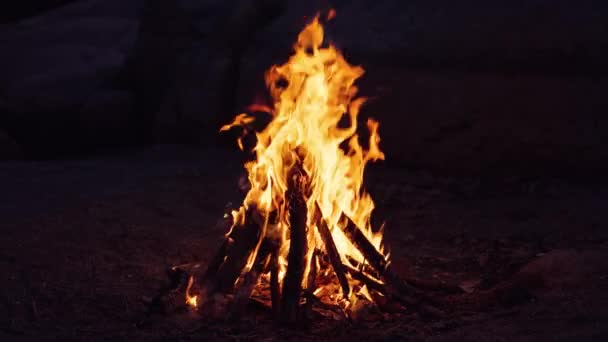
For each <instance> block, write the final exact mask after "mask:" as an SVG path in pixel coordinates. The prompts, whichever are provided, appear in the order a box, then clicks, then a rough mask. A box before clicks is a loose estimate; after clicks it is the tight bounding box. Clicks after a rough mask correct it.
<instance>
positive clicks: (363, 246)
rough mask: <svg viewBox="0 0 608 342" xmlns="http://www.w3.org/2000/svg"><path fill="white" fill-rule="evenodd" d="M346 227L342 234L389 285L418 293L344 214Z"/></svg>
mask: <svg viewBox="0 0 608 342" xmlns="http://www.w3.org/2000/svg"><path fill="white" fill-rule="evenodd" d="M343 216H344V217H346V219H347V224H346V227H345V228H344V229H343V231H344V234H345V235H346V237H348V239H349V240H350V241H351V242H352V243H353V245H355V247H357V249H358V250H359V252H361V254H362V255H363V257H364V258H365V259H366V261H367V262H368V263H369V264H370V266H372V267H373V268H374V270H375V271H376V272H378V274H379V275H380V276H381V277H382V278H383V279H384V280H385V281H386V282H387V283H388V284H390V285H391V286H393V287H395V288H397V289H398V290H399V291H400V292H402V293H404V294H418V293H420V291H418V290H417V289H415V288H414V287H413V286H411V285H410V284H408V283H407V282H405V281H403V280H402V279H401V278H399V276H398V275H397V274H395V273H394V272H393V271H392V270H391V269H390V267H389V264H388V263H387V261H386V259H385V257H384V256H383V255H382V254H381V253H380V252H379V251H378V250H377V249H376V247H374V245H372V243H371V242H370V241H369V240H368V239H367V237H366V236H365V234H363V232H362V231H361V230H360V229H359V227H357V225H356V224H355V223H354V222H353V221H352V220H351V219H350V218H349V217H348V216H346V215H343Z"/></svg>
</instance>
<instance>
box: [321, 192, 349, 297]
mask: <svg viewBox="0 0 608 342" xmlns="http://www.w3.org/2000/svg"><path fill="white" fill-rule="evenodd" d="M315 206H316V208H315V209H316V213H317V214H318V216H319V217H318V218H317V220H316V222H317V229H318V231H319V235H321V239H322V240H323V245H324V246H325V253H327V257H328V258H329V262H330V263H331V266H332V268H333V269H334V272H335V273H336V276H337V277H338V281H339V282H340V286H341V288H342V296H343V297H344V298H348V296H349V295H350V285H349V284H348V279H346V274H345V272H344V267H343V265H342V261H341V260H340V254H339V253H338V249H337V248H336V243H335V242H334V239H333V237H332V236H331V232H330V231H329V228H328V227H327V223H325V220H324V219H323V217H322V215H321V208H319V204H318V203H316V202H315Z"/></svg>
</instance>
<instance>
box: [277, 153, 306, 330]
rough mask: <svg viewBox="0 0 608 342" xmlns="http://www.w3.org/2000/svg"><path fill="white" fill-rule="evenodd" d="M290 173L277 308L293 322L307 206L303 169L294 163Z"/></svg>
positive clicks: (302, 254)
mask: <svg viewBox="0 0 608 342" xmlns="http://www.w3.org/2000/svg"><path fill="white" fill-rule="evenodd" d="M290 173H291V174H290V177H289V185H288V187H287V189H288V190H287V194H286V197H287V199H288V210H289V226H290V230H289V237H290V242H289V254H288V256H287V272H286V273H285V278H284V279H283V291H282V298H281V310H280V311H281V316H282V318H283V319H284V320H285V321H286V322H288V323H295V322H297V320H298V318H299V308H300V296H301V291H302V278H303V277H304V268H305V267H304V266H305V265H304V259H305V256H306V248H307V241H306V236H307V232H306V221H307V208H306V201H305V199H304V196H303V193H302V189H303V185H304V181H305V179H304V177H305V176H304V173H303V171H302V170H301V168H300V167H299V166H298V165H296V166H294V167H293V168H292V170H291V172H290Z"/></svg>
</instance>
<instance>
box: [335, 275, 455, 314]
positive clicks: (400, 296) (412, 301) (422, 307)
mask: <svg viewBox="0 0 608 342" xmlns="http://www.w3.org/2000/svg"><path fill="white" fill-rule="evenodd" d="M344 267H345V269H346V270H348V273H349V274H350V275H351V277H353V278H354V279H356V280H358V281H360V282H361V283H363V284H365V285H366V286H367V287H368V288H369V289H371V290H374V291H377V292H379V293H381V294H383V295H384V296H388V297H391V298H394V299H396V300H398V301H399V302H401V303H403V304H405V305H406V306H409V307H412V308H413V309H415V310H417V311H419V312H420V313H421V314H422V315H424V316H427V317H431V318H444V317H445V316H446V314H445V312H443V311H442V310H440V309H438V308H436V307H434V306H433V305H429V304H427V303H425V302H424V299H425V298H416V297H413V296H410V295H407V294H404V293H402V292H400V291H398V290H396V289H395V288H391V287H390V286H386V285H385V284H383V283H382V282H380V281H379V280H377V279H374V278H372V277H370V276H368V275H366V274H365V273H364V272H362V271H360V270H358V269H356V268H354V267H352V266H349V265H344Z"/></svg>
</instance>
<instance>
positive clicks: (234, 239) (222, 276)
mask: <svg viewBox="0 0 608 342" xmlns="http://www.w3.org/2000/svg"><path fill="white" fill-rule="evenodd" d="M250 209H251V210H255V208H250ZM251 216H252V213H251V212H248V213H247V219H246V220H245V223H244V225H242V226H237V227H234V228H233V229H232V232H231V234H230V236H229V238H228V239H229V240H230V243H229V244H230V246H229V248H228V249H227V253H226V257H225V259H224V261H223V262H222V263H221V265H220V267H219V268H218V269H217V271H216V272H215V275H214V276H213V277H210V278H208V279H206V283H205V285H204V290H205V292H206V294H207V295H212V294H214V293H218V292H219V293H223V294H226V293H229V292H231V291H232V289H233V288H234V284H235V282H236V280H237V279H238V277H239V276H240V275H241V271H242V270H243V268H244V267H245V264H246V263H247V260H248V258H249V257H250V255H251V253H252V252H254V250H255V246H256V245H257V243H258V239H259V238H260V234H261V228H260V226H259V225H258V224H257V223H256V222H255V220H253V219H251Z"/></svg>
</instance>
